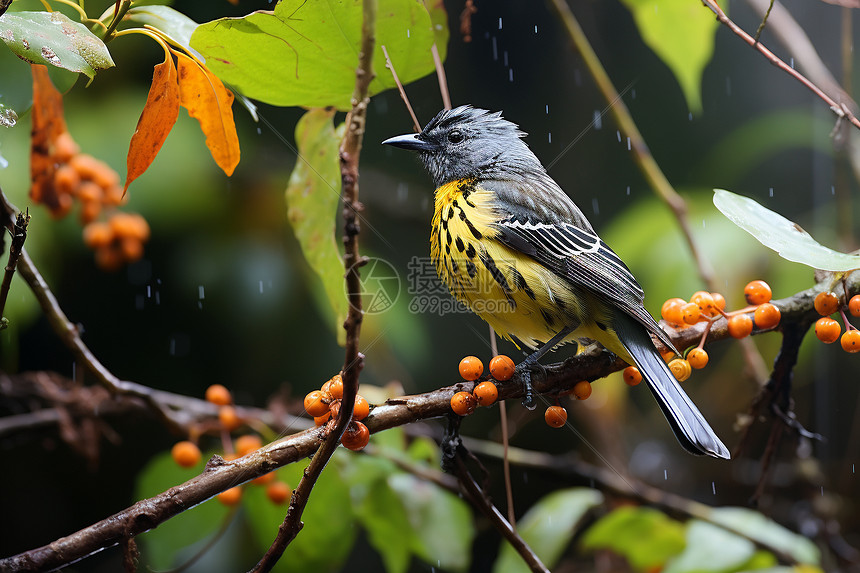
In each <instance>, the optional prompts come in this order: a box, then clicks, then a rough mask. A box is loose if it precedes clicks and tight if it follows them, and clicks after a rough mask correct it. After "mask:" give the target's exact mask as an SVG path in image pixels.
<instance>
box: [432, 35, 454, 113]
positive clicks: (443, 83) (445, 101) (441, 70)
mask: <svg viewBox="0 0 860 573" xmlns="http://www.w3.org/2000/svg"><path fill="white" fill-rule="evenodd" d="M430 53H432V54H433V64H434V65H435V66H436V77H437V78H438V79H439V92H441V94H442V105H443V107H444V108H445V109H451V94H450V93H448V78H447V77H446V76H445V66H444V65H443V64H442V58H441V57H439V48H437V47H436V42H433V45H432V46H430Z"/></svg>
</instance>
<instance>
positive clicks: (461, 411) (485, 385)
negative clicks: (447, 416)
mask: <svg viewBox="0 0 860 573" xmlns="http://www.w3.org/2000/svg"><path fill="white" fill-rule="evenodd" d="M515 368H516V367H515V366H514V361H513V360H511V359H510V358H508V357H507V356H505V355H503V354H500V355H498V356H496V357H494V358H493V359H492V360H490V375H491V376H492V377H493V378H495V379H496V380H498V381H499V382H504V381H505V380H510V379H511V378H512V377H513V375H514V370H515ZM459 370H460V376H462V377H463V380H468V381H469V382H474V381H475V380H477V379H478V378H480V377H481V374H483V373H484V363H483V362H481V359H480V358H478V357H477V356H467V357H465V358H463V359H462V360H461V361H460V366H459ZM498 398H499V389H498V388H496V385H495V384H494V383H493V382H491V381H490V380H484V381H483V382H479V383H478V384H475V387H474V388H473V389H472V391H471V392H457V393H455V394H454V395H453V396H451V409H452V410H454V413H455V414H457V415H458V416H468V415H469V414H471V413H472V412H474V411H475V409H476V408H477V407H478V406H491V405H493V404H495V403H496V400H497V399H498Z"/></svg>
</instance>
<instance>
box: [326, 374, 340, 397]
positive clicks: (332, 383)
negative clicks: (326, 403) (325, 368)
mask: <svg viewBox="0 0 860 573" xmlns="http://www.w3.org/2000/svg"><path fill="white" fill-rule="evenodd" d="M328 393H329V394H331V397H332V398H334V399H335V400H340V399H341V398H343V380H341V378H340V376H339V375H338V376H335V377H334V378H332V379H331V380H329V381H328Z"/></svg>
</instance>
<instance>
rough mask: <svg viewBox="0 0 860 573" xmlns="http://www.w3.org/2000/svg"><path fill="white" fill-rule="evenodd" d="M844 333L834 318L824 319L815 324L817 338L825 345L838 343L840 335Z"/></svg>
mask: <svg viewBox="0 0 860 573" xmlns="http://www.w3.org/2000/svg"><path fill="white" fill-rule="evenodd" d="M841 332H842V327H841V326H839V323H838V322H836V321H835V320H833V319H832V318H828V317H826V316H825V317H822V318H819V319H818V321H817V322H816V323H815V336H817V337H818V340H820V341H821V342H823V343H824V344H830V343H832V342H836V340H837V339H838V338H839V333H841Z"/></svg>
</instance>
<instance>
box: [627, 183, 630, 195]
mask: <svg viewBox="0 0 860 573" xmlns="http://www.w3.org/2000/svg"><path fill="white" fill-rule="evenodd" d="M627 196H628V197H629V196H630V185H628V186H627Z"/></svg>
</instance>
